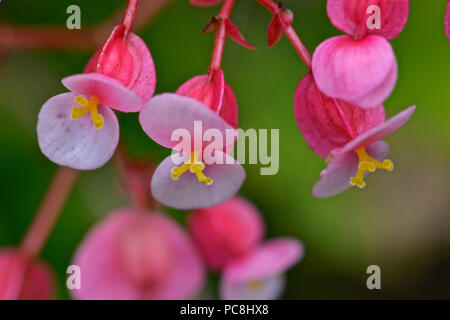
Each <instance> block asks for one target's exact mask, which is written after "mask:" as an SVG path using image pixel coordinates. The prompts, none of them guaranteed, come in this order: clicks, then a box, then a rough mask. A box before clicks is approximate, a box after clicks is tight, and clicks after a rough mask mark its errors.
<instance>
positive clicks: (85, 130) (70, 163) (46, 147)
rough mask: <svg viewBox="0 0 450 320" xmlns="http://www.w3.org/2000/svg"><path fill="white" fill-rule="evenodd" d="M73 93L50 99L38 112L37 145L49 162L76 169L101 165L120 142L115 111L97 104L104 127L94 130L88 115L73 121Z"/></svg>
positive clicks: (74, 95) (91, 168)
mask: <svg viewBox="0 0 450 320" xmlns="http://www.w3.org/2000/svg"><path fill="white" fill-rule="evenodd" d="M76 96H77V95H76V94H73V93H63V94H60V95H57V96H55V97H53V98H51V99H49V100H48V101H47V102H46V103H45V104H44V105H43V106H42V109H41V111H40V112H39V117H38V124H37V135H38V141H39V147H40V148H41V151H42V153H44V154H45V155H46V156H47V157H48V158H49V159H50V160H51V161H53V162H55V163H57V164H59V165H61V166H67V167H71V168H74V169H78V170H93V169H97V168H99V167H101V166H103V165H104V164H105V163H106V162H107V161H108V160H109V159H110V158H111V157H112V155H113V153H114V151H115V150H116V147H117V143H118V142H119V124H118V122H117V118H116V115H115V114H114V112H113V111H112V110H111V109H109V108H106V107H103V106H99V107H98V112H99V113H100V114H101V115H102V116H103V118H104V124H103V127H102V128H100V129H95V127H94V124H93V123H92V120H91V117H90V115H89V114H87V115H85V116H83V117H81V118H79V119H76V120H73V119H72V118H71V113H72V107H73V106H74V105H75V102H74V98H75V97H76Z"/></svg>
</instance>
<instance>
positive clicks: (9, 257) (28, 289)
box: [0, 249, 55, 300]
mask: <svg viewBox="0 0 450 320" xmlns="http://www.w3.org/2000/svg"><path fill="white" fill-rule="evenodd" d="M54 287H55V281H54V279H53V274H52V272H51V271H50V269H49V268H48V267H47V266H46V265H45V264H44V263H42V262H40V261H38V260H31V261H30V260H29V259H28V258H27V257H26V256H24V255H23V254H21V253H20V252H19V251H18V250H15V249H3V250H1V251H0V300H48V299H51V298H52V297H53V294H54Z"/></svg>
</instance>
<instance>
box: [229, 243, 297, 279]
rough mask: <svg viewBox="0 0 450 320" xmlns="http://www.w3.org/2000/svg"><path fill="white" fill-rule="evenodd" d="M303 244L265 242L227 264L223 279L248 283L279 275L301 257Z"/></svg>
mask: <svg viewBox="0 0 450 320" xmlns="http://www.w3.org/2000/svg"><path fill="white" fill-rule="evenodd" d="M303 254H304V248H303V244H302V243H301V242H300V241H298V240H296V239H292V238H278V239H274V240H270V241H267V242H266V243H264V244H262V245H260V246H259V247H257V248H255V249H254V250H253V251H252V252H250V253H249V254H248V255H247V256H245V257H242V258H239V259H236V260H235V261H233V262H231V263H229V264H228V265H227V266H226V267H225V270H224V278H225V279H226V280H228V281H231V282H240V283H243V282H249V281H252V280H258V279H266V278H270V277H273V276H276V275H280V274H282V273H284V272H285V271H287V269H289V268H291V267H292V266H293V265H295V264H296V263H298V262H299V261H300V259H301V258H302V257H303Z"/></svg>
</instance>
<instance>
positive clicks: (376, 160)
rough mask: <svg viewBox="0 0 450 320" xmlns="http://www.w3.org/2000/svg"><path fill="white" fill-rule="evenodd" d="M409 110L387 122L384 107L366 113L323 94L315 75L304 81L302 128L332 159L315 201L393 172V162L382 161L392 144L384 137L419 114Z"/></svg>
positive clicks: (299, 102) (298, 112) (298, 106)
mask: <svg viewBox="0 0 450 320" xmlns="http://www.w3.org/2000/svg"><path fill="white" fill-rule="evenodd" d="M414 110H415V107H414V106H413V107H409V108H407V109H406V110H404V111H402V112H400V113H399V114H397V115H396V116H394V117H393V118H391V119H389V120H388V121H385V114H384V109H383V107H382V106H381V105H380V106H378V107H376V108H372V109H361V108H357V107H354V106H351V105H348V104H346V103H345V102H343V101H339V100H337V99H333V98H330V97H328V96H326V95H325V94H323V93H322V92H320V90H319V89H318V88H317V86H316V84H315V82H314V79H313V77H312V75H311V74H308V75H307V76H305V77H304V78H303V79H302V81H301V82H300V84H299V86H298V88H297V91H296V93H295V98H294V113H295V117H296V120H297V124H298V126H299V128H300V131H301V132H302V134H303V136H304V138H305V140H306V141H307V143H308V145H309V146H310V148H311V149H312V150H313V151H314V152H315V153H317V154H318V155H319V156H321V157H323V158H325V157H327V156H329V159H328V161H329V163H328V167H327V168H326V169H325V170H324V171H322V173H321V178H320V180H319V181H318V182H317V183H316V185H315V186H314V189H313V195H314V196H315V197H320V198H321V197H328V196H332V195H334V194H337V193H340V192H342V191H344V190H345V189H347V188H348V187H350V186H351V185H356V186H358V187H360V188H363V187H364V186H365V182H364V176H365V174H366V173H367V172H374V171H375V170H376V169H384V170H388V171H391V170H392V169H393V163H392V162H391V161H390V160H387V159H386V160H383V159H384V158H385V157H386V156H387V154H388V152H389V146H388V145H387V144H386V143H384V142H380V140H381V139H383V138H384V137H386V136H388V135H389V134H391V133H393V132H394V131H396V130H398V129H399V128H400V127H402V126H403V125H404V124H405V123H406V122H407V121H408V120H409V118H410V117H411V115H412V114H413V113H414Z"/></svg>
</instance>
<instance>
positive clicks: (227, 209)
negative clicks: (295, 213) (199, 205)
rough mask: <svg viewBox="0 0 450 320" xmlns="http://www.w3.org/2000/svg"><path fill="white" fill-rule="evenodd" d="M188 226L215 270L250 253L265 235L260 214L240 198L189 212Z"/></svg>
mask: <svg viewBox="0 0 450 320" xmlns="http://www.w3.org/2000/svg"><path fill="white" fill-rule="evenodd" d="M188 226H189V231H190V233H191V235H192V237H193V239H194V241H195V243H196V244H197V246H198V247H199V249H200V250H201V252H202V253H203V256H204V258H205V260H206V261H207V262H208V264H209V266H210V267H211V268H213V269H216V270H218V269H220V268H222V267H223V266H224V265H226V264H227V263H228V262H230V261H231V260H233V259H234V258H236V257H239V256H241V255H244V254H246V253H248V252H249V251H250V250H252V249H253V248H254V247H255V246H256V245H257V244H258V243H259V242H260V241H261V240H262V238H263V236H264V223H263V220H262V217H261V214H260V213H259V211H258V210H257V209H256V208H255V207H254V206H253V205H252V204H251V203H250V202H249V201H247V200H245V199H243V198H239V197H235V198H231V199H230V200H228V201H225V202H224V203H221V204H219V205H217V206H214V207H211V208H207V209H198V210H196V211H194V212H192V213H190V215H189V218H188Z"/></svg>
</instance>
